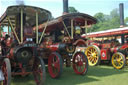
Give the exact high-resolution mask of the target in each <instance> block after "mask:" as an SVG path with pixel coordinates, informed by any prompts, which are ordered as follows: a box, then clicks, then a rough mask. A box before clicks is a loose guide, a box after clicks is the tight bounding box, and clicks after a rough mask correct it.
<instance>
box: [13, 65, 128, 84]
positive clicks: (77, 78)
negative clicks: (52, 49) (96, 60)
mask: <svg viewBox="0 0 128 85" xmlns="http://www.w3.org/2000/svg"><path fill="white" fill-rule="evenodd" d="M12 81H13V83H12V84H11V85H36V84H35V82H34V80H33V77H32V76H31V75H29V76H27V77H14V78H13V79H12ZM45 85H128V67H125V68H124V69H122V70H116V69H114V68H113V67H112V66H96V67H89V70H88V73H87V75H85V76H81V75H76V74H75V73H74V71H73V69H72V68H71V67H70V68H64V70H63V74H62V76H61V77H60V78H59V79H52V78H51V77H50V76H49V74H48V72H47V76H46V82H45Z"/></svg>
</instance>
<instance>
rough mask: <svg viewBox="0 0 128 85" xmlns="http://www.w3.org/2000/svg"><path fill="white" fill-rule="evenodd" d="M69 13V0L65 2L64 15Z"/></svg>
mask: <svg viewBox="0 0 128 85" xmlns="http://www.w3.org/2000/svg"><path fill="white" fill-rule="evenodd" d="M67 13H68V0H63V14H67Z"/></svg>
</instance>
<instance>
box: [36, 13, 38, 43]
mask: <svg viewBox="0 0 128 85" xmlns="http://www.w3.org/2000/svg"><path fill="white" fill-rule="evenodd" d="M36 44H38V12H36Z"/></svg>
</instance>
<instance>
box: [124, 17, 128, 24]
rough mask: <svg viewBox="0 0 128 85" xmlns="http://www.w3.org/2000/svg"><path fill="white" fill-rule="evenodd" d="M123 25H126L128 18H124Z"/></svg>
mask: <svg viewBox="0 0 128 85" xmlns="http://www.w3.org/2000/svg"><path fill="white" fill-rule="evenodd" d="M124 23H125V25H128V17H126V18H125V20H124Z"/></svg>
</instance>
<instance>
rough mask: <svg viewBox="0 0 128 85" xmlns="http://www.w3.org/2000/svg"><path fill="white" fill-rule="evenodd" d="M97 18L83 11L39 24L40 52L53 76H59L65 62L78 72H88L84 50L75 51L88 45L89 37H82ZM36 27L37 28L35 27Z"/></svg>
mask: <svg viewBox="0 0 128 85" xmlns="http://www.w3.org/2000/svg"><path fill="white" fill-rule="evenodd" d="M95 23H96V19H95V18H93V17H91V16H89V15H87V14H83V13H71V14H66V15H63V16H60V17H58V18H56V19H54V20H51V21H49V22H48V23H44V24H41V25H39V32H43V34H42V35H40V42H39V43H41V44H40V49H42V51H40V53H42V54H43V56H42V58H43V59H45V62H46V63H48V71H49V74H50V76H51V77H52V78H58V77H59V76H60V75H61V73H62V71H63V64H66V66H67V67H68V66H71V65H72V66H73V69H74V71H75V73H76V74H80V75H83V74H86V73H87V69H88V61H87V58H86V56H85V54H84V53H83V52H80V51H79V52H75V50H76V48H78V47H80V46H86V41H87V39H84V38H82V36H81V35H82V34H84V33H85V27H86V26H88V25H91V24H95ZM33 29H35V28H33Z"/></svg>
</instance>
